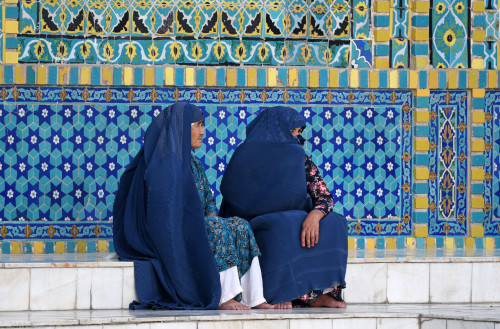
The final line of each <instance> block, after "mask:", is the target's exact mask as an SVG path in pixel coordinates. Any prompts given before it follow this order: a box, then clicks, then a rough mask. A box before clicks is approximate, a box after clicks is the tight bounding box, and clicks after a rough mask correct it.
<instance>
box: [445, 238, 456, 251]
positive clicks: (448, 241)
mask: <svg viewBox="0 0 500 329" xmlns="http://www.w3.org/2000/svg"><path fill="white" fill-rule="evenodd" d="M444 245H445V247H446V249H455V238H444Z"/></svg>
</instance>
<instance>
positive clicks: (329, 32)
mask: <svg viewBox="0 0 500 329" xmlns="http://www.w3.org/2000/svg"><path fill="white" fill-rule="evenodd" d="M369 6H370V4H369V2H367V1H366V0H352V3H351V1H348V0H310V1H303V0H276V1H267V0H259V1H243V0H241V1H240V0H233V1H223V2H220V3H219V2H217V3H216V2H214V1H205V2H201V1H195V2H189V1H188V2H186V1H174V0H161V1H159V0H143V1H140V2H137V1H131V0H130V1H129V0H127V1H116V0H103V1H93V0H87V1H70V2H66V1H61V0H51V1H48V0H43V1H21V3H20V11H19V17H20V18H21V19H20V20H19V21H20V24H19V35H18V42H19V49H20V56H19V61H20V62H22V63H34V62H44V63H47V62H48V63H51V62H54V63H113V64H128V63H131V64H165V63H169V64H172V63H177V64H211V65H214V64H215V65H217V64H224V63H231V64H267V65H278V64H290V65H330V66H335V67H346V66H347V65H348V64H347V63H348V62H349V41H350V40H351V38H353V39H367V38H370V14H369ZM351 30H352V33H351ZM351 34H352V36H351Z"/></svg>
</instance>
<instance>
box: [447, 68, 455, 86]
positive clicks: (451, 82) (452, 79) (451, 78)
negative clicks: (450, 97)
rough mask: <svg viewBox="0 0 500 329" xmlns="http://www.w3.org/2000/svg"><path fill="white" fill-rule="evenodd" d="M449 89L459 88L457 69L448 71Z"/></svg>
mask: <svg viewBox="0 0 500 329" xmlns="http://www.w3.org/2000/svg"><path fill="white" fill-rule="evenodd" d="M448 89H457V71H448Z"/></svg>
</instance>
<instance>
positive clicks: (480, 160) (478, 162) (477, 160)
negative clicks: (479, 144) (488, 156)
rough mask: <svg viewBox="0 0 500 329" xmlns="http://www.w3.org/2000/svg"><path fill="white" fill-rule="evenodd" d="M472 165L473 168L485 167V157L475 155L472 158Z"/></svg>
mask: <svg viewBox="0 0 500 329" xmlns="http://www.w3.org/2000/svg"><path fill="white" fill-rule="evenodd" d="M472 165H473V166H484V155H482V154H481V155H479V154H478V155H473V156H472Z"/></svg>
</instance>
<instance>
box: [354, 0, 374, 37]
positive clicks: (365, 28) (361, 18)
mask: <svg viewBox="0 0 500 329" xmlns="http://www.w3.org/2000/svg"><path fill="white" fill-rule="evenodd" d="M370 2H371V1H370V0H352V8H353V11H352V17H353V21H354V24H353V29H352V38H353V39H368V38H369V36H370V10H369V9H370V5H371V4H370Z"/></svg>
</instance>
